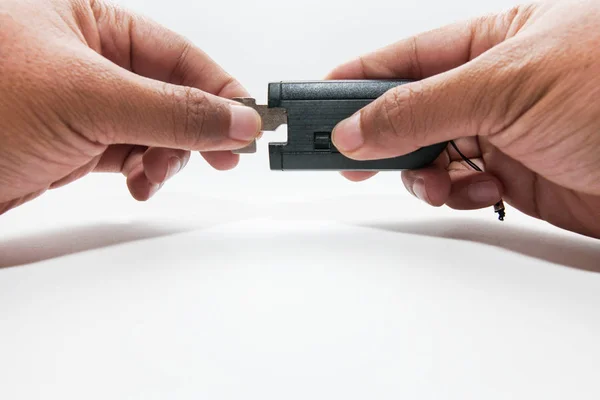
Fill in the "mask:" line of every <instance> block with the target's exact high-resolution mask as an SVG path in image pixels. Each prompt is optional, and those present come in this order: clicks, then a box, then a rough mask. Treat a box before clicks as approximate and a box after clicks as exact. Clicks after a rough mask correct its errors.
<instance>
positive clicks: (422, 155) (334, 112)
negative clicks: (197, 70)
mask: <svg viewBox="0 0 600 400" xmlns="http://www.w3.org/2000/svg"><path fill="white" fill-rule="evenodd" d="M409 82H410V81H407V80H361V81H356V80H345V81H299V82H294V81H292V82H273V83H270V84H269V90H268V98H269V100H268V107H269V108H274V107H281V108H285V109H286V110H287V114H288V126H287V130H288V141H287V143H270V144H269V159H270V168H271V170H282V171H283V170H332V171H384V170H406V169H418V168H422V167H425V166H427V165H429V164H431V163H432V162H433V161H434V160H435V159H436V158H437V157H438V156H439V155H440V154H441V152H442V151H444V149H445V148H446V146H447V143H440V144H436V145H433V146H428V147H424V148H421V149H419V150H417V151H415V152H413V153H410V154H406V155H404V156H400V157H395V158H388V159H382V160H372V161H371V160H369V161H357V160H352V159H350V158H347V157H346V156H344V155H343V154H341V153H340V152H339V151H338V150H337V149H336V148H335V146H334V145H333V143H332V142H331V132H332V131H333V128H334V127H335V126H336V125H337V124H338V123H339V122H341V121H342V120H344V119H346V118H348V117H350V116H352V115H353V114H354V113H355V112H357V111H359V110H360V109H361V108H363V107H365V106H366V105H368V104H369V103H371V102H372V101H374V100H375V99H377V98H378V97H381V96H382V95H383V94H385V93H386V92H387V91H388V90H390V89H392V88H394V87H396V86H399V85H403V84H406V83H409Z"/></svg>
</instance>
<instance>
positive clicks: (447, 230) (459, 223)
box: [363, 220, 600, 273]
mask: <svg viewBox="0 0 600 400" xmlns="http://www.w3.org/2000/svg"><path fill="white" fill-rule="evenodd" d="M363 226H367V227H370V228H375V229H382V230H386V231H392V232H399V233H408V234H414V235H421V236H428V237H438V238H445V239H455V240H463V241H470V242H476V243H481V244H485V245H490V246H495V247H498V248H502V249H505V250H509V251H512V252H515V253H519V254H522V255H525V256H528V257H533V258H537V259H540V260H544V261H548V262H551V263H554V264H558V265H562V266H566V267H571V268H576V269H580V270H585V271H590V272H597V273H600V241H597V240H594V239H589V238H587V237H585V238H581V239H579V238H570V237H566V236H563V235H560V236H556V235H552V234H548V233H544V232H538V231H534V230H528V229H515V228H511V227H506V225H503V224H497V223H483V222H477V221H472V220H456V221H453V222H449V221H445V222H424V223H409V224H377V225H368V224H367V225H363Z"/></svg>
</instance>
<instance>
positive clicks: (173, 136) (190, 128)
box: [73, 66, 261, 151]
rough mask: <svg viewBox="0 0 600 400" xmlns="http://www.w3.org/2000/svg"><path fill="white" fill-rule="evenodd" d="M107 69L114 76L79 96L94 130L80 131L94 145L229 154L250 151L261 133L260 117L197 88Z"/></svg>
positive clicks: (110, 75) (109, 74) (248, 108)
mask: <svg viewBox="0 0 600 400" xmlns="http://www.w3.org/2000/svg"><path fill="white" fill-rule="evenodd" d="M108 68H109V69H110V73H108V74H106V73H105V74H99V75H101V76H103V78H102V81H99V82H98V81H96V82H93V84H88V85H85V86H84V88H86V87H87V88H90V91H92V92H93V93H81V94H82V95H83V96H85V97H84V99H85V100H84V101H83V103H84V104H83V105H80V106H79V107H78V109H79V110H81V108H82V107H83V108H84V110H82V111H83V112H85V114H87V116H88V118H86V119H84V121H89V122H90V124H89V126H91V127H93V128H91V131H90V128H89V126H85V127H81V128H80V129H78V130H79V131H81V132H82V133H84V134H85V136H87V137H88V138H90V139H92V140H94V141H96V142H99V143H102V144H105V145H113V144H131V145H140V146H148V147H162V148H176V149H183V150H191V151H227V150H234V149H239V148H242V147H244V146H247V145H248V144H250V143H251V142H252V141H253V140H254V139H255V138H256V137H257V136H258V135H259V134H260V130H261V119H260V116H259V114H258V113H257V112H256V111H255V110H253V109H252V108H250V107H246V106H243V105H241V104H239V103H237V102H234V101H232V100H228V99H225V98H221V97H218V96H216V95H212V94H210V93H207V92H204V91H202V90H199V89H196V88H192V87H185V86H178V85H173V84H168V83H164V82H160V81H155V80H152V79H148V78H145V77H142V76H139V75H136V74H133V73H130V72H129V71H125V70H122V69H120V68H113V67H112V66H109V67H108ZM105 72H106V71H105ZM107 76H108V77H107ZM84 90H85V89H80V92H82V91H84ZM73 125H76V124H73Z"/></svg>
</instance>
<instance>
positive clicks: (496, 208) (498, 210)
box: [494, 200, 506, 221]
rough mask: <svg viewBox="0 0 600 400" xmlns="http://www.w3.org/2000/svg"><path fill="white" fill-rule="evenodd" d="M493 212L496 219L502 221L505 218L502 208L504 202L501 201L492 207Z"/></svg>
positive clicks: (504, 210)
mask: <svg viewBox="0 0 600 400" xmlns="http://www.w3.org/2000/svg"><path fill="white" fill-rule="evenodd" d="M494 212H495V213H496V214H498V219H499V220H500V221H504V218H505V217H506V208H504V202H503V201H502V200H500V201H499V202H498V203H496V205H494Z"/></svg>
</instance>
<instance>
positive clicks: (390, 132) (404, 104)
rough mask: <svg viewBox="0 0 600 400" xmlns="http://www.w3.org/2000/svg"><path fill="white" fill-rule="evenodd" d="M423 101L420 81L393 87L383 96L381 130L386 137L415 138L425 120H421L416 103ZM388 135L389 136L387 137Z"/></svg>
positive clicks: (393, 138)
mask: <svg viewBox="0 0 600 400" xmlns="http://www.w3.org/2000/svg"><path fill="white" fill-rule="evenodd" d="M422 101H423V91H422V89H421V86H420V84H419V83H414V84H409V85H403V86H400V87H397V88H395V89H392V90H391V91H390V92H389V93H388V96H385V97H384V98H383V104H382V121H381V125H382V127H381V128H380V132H381V133H382V136H384V139H388V140H389V139H391V140H396V139H398V138H400V137H402V138H403V139H409V140H412V139H415V138H416V134H417V132H418V131H419V129H420V128H419V127H420V126H421V125H422V124H423V121H421V120H419V118H418V116H417V111H416V105H417V104H419V103H421V102H422ZM386 136H387V138H386Z"/></svg>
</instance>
